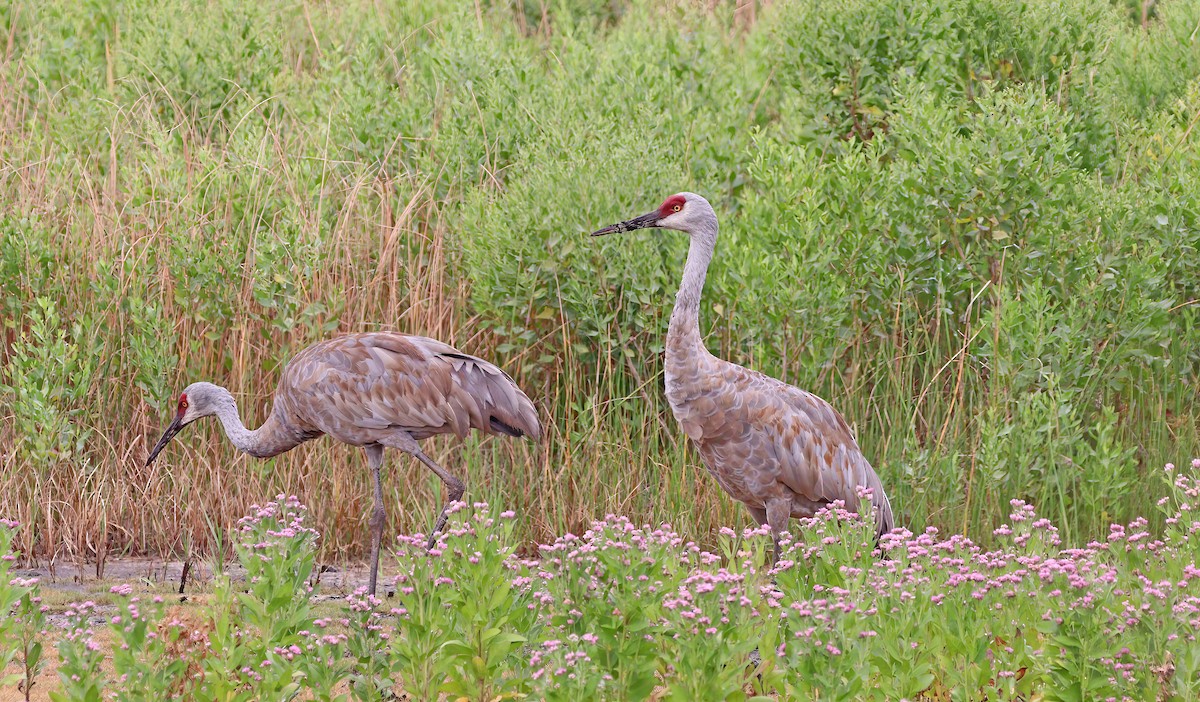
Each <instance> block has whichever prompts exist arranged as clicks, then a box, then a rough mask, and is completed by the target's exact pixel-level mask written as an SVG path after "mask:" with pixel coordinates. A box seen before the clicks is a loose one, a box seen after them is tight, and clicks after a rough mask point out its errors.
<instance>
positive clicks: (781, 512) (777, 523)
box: [765, 499, 792, 563]
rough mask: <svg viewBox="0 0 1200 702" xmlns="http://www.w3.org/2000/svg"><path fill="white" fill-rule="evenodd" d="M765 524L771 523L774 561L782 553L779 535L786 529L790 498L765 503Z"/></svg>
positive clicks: (789, 513)
mask: <svg viewBox="0 0 1200 702" xmlns="http://www.w3.org/2000/svg"><path fill="white" fill-rule="evenodd" d="M765 511H766V517H767V524H770V525H771V537H772V538H773V539H774V540H775V563H778V562H779V558H780V557H781V556H782V555H783V553H782V551H781V550H780V547H779V537H780V535H781V534H783V532H785V531H787V523H788V519H790V518H791V516H792V503H791V500H778V499H777V500H771V501H770V502H768V503H767V509H766V510H765Z"/></svg>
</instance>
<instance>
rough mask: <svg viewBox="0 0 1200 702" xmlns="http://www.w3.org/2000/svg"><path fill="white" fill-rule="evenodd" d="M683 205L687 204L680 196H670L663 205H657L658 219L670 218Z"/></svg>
mask: <svg viewBox="0 0 1200 702" xmlns="http://www.w3.org/2000/svg"><path fill="white" fill-rule="evenodd" d="M685 204H687V200H686V199H685V198H684V197H683V196H682V195H672V196H671V197H669V198H667V199H666V200H665V201H664V202H663V204H661V205H659V207H658V215H659V216H660V217H670V216H671V215H673V214H675V213H676V212H678V211H680V210H682V209H683V206H684V205H685Z"/></svg>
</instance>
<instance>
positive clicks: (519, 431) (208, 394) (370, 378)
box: [146, 332, 542, 594]
mask: <svg viewBox="0 0 1200 702" xmlns="http://www.w3.org/2000/svg"><path fill="white" fill-rule="evenodd" d="M209 415H216V416H217V418H218V419H220V420H221V424H223V425H224V427H225V434H226V436H228V437H229V440H230V441H231V442H233V445H234V446H236V447H237V448H238V449H239V450H241V451H244V452H245V453H248V454H250V455H251V456H255V457H257V458H267V457H269V456H275V455H278V454H281V453H283V452H284V451H288V450H290V449H292V448H295V447H296V446H298V445H300V444H302V443H304V442H305V441H308V440H310V439H315V438H317V437H318V436H321V435H322V434H328V435H329V436H332V437H333V438H335V439H337V440H338V441H342V442H345V443H347V444H351V445H353V446H361V447H363V450H364V451H366V454H367V462H368V463H369V464H370V467H371V474H372V477H373V478H374V480H375V506H374V509H373V511H372V512H371V519H370V526H371V575H370V584H369V586H368V589H369V590H370V592H371V594H375V580H376V577H377V575H378V571H379V544H380V541H381V539H382V537H383V525H384V521H385V519H386V514H385V512H384V508H383V487H382V486H381V485H380V482H379V471H380V469H381V468H382V466H383V449H384V447H388V448H394V449H399V450H400V451H403V452H405V453H407V454H410V455H413V456H416V458H417V460H419V461H421V462H422V463H424V464H425V465H426V466H428V468H429V469H430V470H432V471H433V472H434V473H435V474H437V476H438V477H439V478H441V479H442V482H443V483H445V484H446V489H447V491H448V492H449V501H450V502H453V501H455V500H459V499H461V498H462V495H463V489H464V488H463V484H462V481H460V480H459V479H458V478H456V477H454V476H453V475H451V474H450V473H449V472H448V471H447V470H446V469H444V468H442V467H441V466H439V465H438V464H437V463H434V462H433V460H432V459H431V458H429V456H426V455H425V454H424V453H423V452H422V451H421V449H420V447H419V446H418V445H417V442H418V441H420V440H421V439H425V438H428V437H430V436H433V435H435V434H450V433H453V434H456V435H458V436H459V437H460V438H461V437H463V436H465V435H466V434H467V432H468V431H470V430H471V429H478V430H480V431H483V432H485V433H488V434H502V435H506V436H515V437H522V436H530V437H532V438H533V439H538V438H540V437H541V433H542V428H541V425H540V424H539V423H538V416H537V410H535V409H534V407H533V403H532V402H530V401H529V398H528V397H526V396H525V393H523V392H521V390H520V388H518V387H517V385H516V383H514V382H513V380H512V378H510V377H508V375H507V374H506V373H505V372H504V371H502V370H500V369H499V368H497V367H496V366H494V365H492V364H491V363H488V362H487V361H484V360H483V359H479V358H475V357H474V356H468V355H467V354H464V353H461V352H460V351H458V350H457V349H455V348H454V347H452V346H449V345H448V344H444V343H442V342H440V341H437V340H434V339H429V338H426V337H422V336H408V335H407V334H399V333H395V332H375V333H367V334H348V335H345V336H339V337H336V338H333V339H330V340H327V341H322V342H319V343H316V344H313V345H312V346H309V347H308V348H306V349H304V350H303V351H301V352H300V353H299V354H297V355H296V357H295V358H293V359H292V360H291V362H289V363H288V364H287V367H286V368H284V370H283V374H282V378H281V380H280V382H279V387H277V388H276V390H275V399H274V402H273V406H272V408H271V414H270V416H268V417H267V419H266V421H265V422H263V424H262V426H260V427H259V428H258V429H255V430H253V431H251V430H249V429H246V427H245V426H243V425H242V420H241V418H240V417H239V416H238V410H237V405H236V404H235V403H234V401H233V396H232V395H230V394H229V391H228V390H226V389H225V388H223V387H220V386H219V385H213V384H212V383H192V384H191V385H189V386H187V387H186V388H185V389H184V391H183V394H182V395H180V396H179V405H178V409H177V411H176V413H175V418H174V419H173V420H172V421H171V424H170V426H168V427H167V429H166V431H164V432H163V435H162V438H161V439H159V440H158V444H156V445H155V446H154V449H153V450H152V451H151V452H150V455H149V457H148V458H147V459H146V465H150V463H151V462H153V461H154V459H155V457H157V456H158V453H159V452H160V451H162V449H163V447H164V446H166V445H167V442H169V441H170V440H171V439H172V437H174V436H175V435H176V434H178V433H179V430H180V429H182V428H183V427H185V426H187V425H188V424H190V423H192V422H194V421H195V420H197V419H199V418H201V417H207V416H209ZM445 524H446V508H445V506H443V508H442V512H441V514H440V515H439V516H438V519H437V522H436V524H435V525H434V527H433V531H432V532H431V533H430V535H429V547H430V548H433V544H434V537H435V535H436V534H437V532H438V531H440V530H441V529H442V527H444V526H445Z"/></svg>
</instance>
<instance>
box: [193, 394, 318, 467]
mask: <svg viewBox="0 0 1200 702" xmlns="http://www.w3.org/2000/svg"><path fill="white" fill-rule="evenodd" d="M214 414H216V416H217V419H220V420H221V424H222V425H223V426H224V427H225V435H226V436H228V437H229V441H230V442H231V443H232V444H233V445H234V446H235V447H237V449H238V450H239V451H242V452H244V453H248V454H250V455H251V456H254V457H256V458H268V457H270V456H277V455H279V454H281V453H283V452H284V451H287V450H289V449H292V448H294V447H296V446H298V445H299V444H301V443H303V442H304V440H305V439H304V438H302V437H300V436H299V435H298V433H297V432H295V431H291V430H289V428H288V427H287V426H286V425H285V424H284V423H283V422H282V421H280V419H279V417H277V416H276V412H275V411H274V410H273V411H272V412H271V414H270V416H268V417H267V420H266V421H265V422H263V423H262V425H261V426H260V427H259V428H257V429H253V430H251V429H247V428H246V425H244V424H242V418H241V416H240V415H239V414H238V409H237V404H235V403H234V402H233V397H232V396H230V398H229V401H228V402H226V403H221V404H220V405H218V406H217V411H216V412H215V413H214Z"/></svg>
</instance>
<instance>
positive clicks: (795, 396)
mask: <svg viewBox="0 0 1200 702" xmlns="http://www.w3.org/2000/svg"><path fill="white" fill-rule="evenodd" d="M716 360H718V361H719V359H716ZM721 365H722V367H721V368H719V369H710V371H708V372H706V373H705V375H706V376H707V377H708V378H712V379H714V380H713V381H712V383H713V387H712V388H711V389H710V390H709V391H708V392H706V393H704V395H706V396H701V397H694V398H692V399H691V401H690V402H689V403H688V404H689V408H688V411H687V412H686V415H685V416H682V417H679V419H680V421H681V422H682V423H683V426H684V429H685V431H688V433H689V435H693V438H696V439H697V443H698V444H699V446H700V449H701V454H702V455H704V456H705V459H706V462H708V464H709V467H710V470H712V471H713V473H714V474H715V475H716V476H717V479H718V480H720V481H722V484H723V485H725V486H726V489H727V490H730V492H731V494H734V496H735V497H737V498H738V499H743V501H745V499H744V497H743V496H739V495H738V494H736V493H738V492H741V493H743V494H744V495H745V496H753V497H754V498H755V500H754V501H756V502H759V501H766V500H767V499H769V498H770V497H771V496H772V495H775V494H778V491H779V490H780V486H782V487H783V488H784V489H786V491H788V492H790V493H791V494H793V495H795V496H797V497H798V498H801V499H800V502H801V503H807V504H808V505H812V506H819V505H823V504H827V503H830V502H833V501H834V500H842V501H844V502H845V504H846V506H847V508H848V509H857V507H858V502H859V498H858V494H857V487H858V486H860V485H861V486H863V487H866V488H870V489H871V492H872V503H873V504H874V506H875V507H876V512H877V514H876V526H877V528H878V529H879V531H880V533H882V532H886V531H890V530H891V528H892V526H893V518H892V508H891V504H890V502H889V501H888V498H887V495H886V494H885V493H884V490H883V484H882V482H881V481H880V480H879V476H878V475H877V474H876V473H875V470H874V469H873V468H872V467H871V464H870V463H869V462H868V461H867V459H866V457H865V456H863V454H862V451H861V450H860V449H859V447H858V443H857V442H856V441H855V439H854V436H853V433H852V432H851V431H850V426H849V425H848V424H847V423H846V420H845V419H844V418H843V417H842V416H841V414H839V413H838V412H837V410H835V409H834V408H833V407H832V406H831V405H830V404H829V403H828V402H826V401H825V400H822V399H821V398H819V397H817V396H816V395H813V394H812V393H809V392H805V391H803V390H800V389H799V388H796V387H793V386H791V385H788V384H787V383H784V382H782V381H780V380H777V379H775V378H771V377H770V376H766V375H763V374H762V373H759V372H757V371H752V370H749V369H746V368H742V367H741V366H737V365H734V364H727V365H726V363H725V362H721ZM730 386H734V387H736V388H737V391H736V392H729V391H728V389H729V387H730ZM718 387H719V388H721V389H720V390H718ZM730 470H736V471H738V472H739V473H740V476H733V475H731V474H730Z"/></svg>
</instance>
